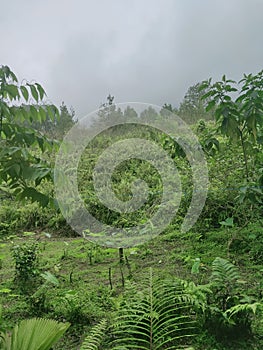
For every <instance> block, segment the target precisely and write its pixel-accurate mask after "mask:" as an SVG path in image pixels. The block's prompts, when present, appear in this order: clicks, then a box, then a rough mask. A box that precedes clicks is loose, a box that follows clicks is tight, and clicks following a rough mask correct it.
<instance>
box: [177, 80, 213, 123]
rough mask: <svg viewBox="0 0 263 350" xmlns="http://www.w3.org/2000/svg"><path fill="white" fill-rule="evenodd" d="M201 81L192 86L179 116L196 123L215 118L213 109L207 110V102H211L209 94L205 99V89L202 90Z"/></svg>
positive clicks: (179, 111) (180, 108) (182, 104)
mask: <svg viewBox="0 0 263 350" xmlns="http://www.w3.org/2000/svg"><path fill="white" fill-rule="evenodd" d="M200 86H201V83H197V84H195V85H193V86H190V87H189V89H188V90H187V92H186V94H185V96H184V99H183V101H182V102H181V103H180V107H179V110H178V114H179V116H180V117H181V118H182V119H183V120H185V121H186V122H187V123H191V124H194V123H196V122H197V121H198V120H200V119H203V120H211V119H213V113H212V111H209V112H208V111H206V109H205V106H206V103H208V102H209V96H207V97H206V98H205V99H203V96H204V95H205V93H206V91H205V90H200Z"/></svg>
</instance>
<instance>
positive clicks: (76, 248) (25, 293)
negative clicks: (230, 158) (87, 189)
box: [0, 222, 263, 350]
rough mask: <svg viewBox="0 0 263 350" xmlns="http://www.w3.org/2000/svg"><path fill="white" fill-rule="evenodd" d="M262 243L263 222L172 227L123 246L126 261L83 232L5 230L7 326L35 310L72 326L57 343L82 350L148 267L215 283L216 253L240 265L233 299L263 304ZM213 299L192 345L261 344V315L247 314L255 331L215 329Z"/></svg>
mask: <svg viewBox="0 0 263 350" xmlns="http://www.w3.org/2000/svg"><path fill="white" fill-rule="evenodd" d="M21 247H24V248H23V249H24V250H23V249H22V248H21ZM25 247H26V248H25ZM262 247H263V241H262V223H261V222H255V223H253V224H249V225H246V226H245V227H244V228H243V229H239V230H237V229H234V228H231V229H229V228H221V229H215V230H211V231H208V232H206V233H203V232H202V233H197V232H188V233H185V234H182V233H180V232H179V231H178V230H176V229H175V228H173V227H171V228H170V229H169V230H167V231H166V233H164V234H162V235H160V236H158V237H156V238H155V239H153V240H151V241H149V242H147V243H145V244H144V245H141V246H138V247H134V248H129V249H125V250H124V253H125V261H124V263H122V264H120V262H119V253H118V249H113V248H103V247H101V246H98V245H95V244H94V243H90V242H89V241H87V240H84V239H83V238H81V237H76V238H66V237H63V238H62V237H58V236H55V235H53V234H50V232H47V231H44V232H41V233H40V232H38V231H37V230H36V231H24V232H23V233H21V234H20V235H18V236H16V237H15V236H13V235H9V236H8V235H7V236H6V237H5V239H3V240H2V242H1V245H0V258H1V269H0V281H1V286H0V300H1V303H2V306H3V322H2V324H3V325H4V327H6V328H8V329H10V327H12V326H13V325H14V324H16V323H17V322H18V321H19V320H22V319H25V318H30V317H34V316H41V317H48V318H52V319H55V320H59V321H68V322H70V323H71V327H70V329H69V331H68V332H67V333H66V335H65V336H64V338H63V339H62V340H61V341H60V342H59V343H58V344H57V345H56V347H55V348H54V349H56V350H62V349H63V350H73V349H78V346H79V344H80V342H81V341H82V340H83V339H84V337H85V335H86V334H87V332H88V331H89V329H90V328H91V327H92V326H93V325H95V324H96V323H98V322H100V320H102V319H107V320H108V322H109V323H111V322H112V319H113V318H114V315H115V313H116V311H117V310H118V309H119V307H120V303H121V300H122V298H123V295H124V294H125V292H126V291H127V288H128V290H129V288H130V286H131V285H134V284H135V286H136V290H137V292H140V290H141V291H143V285H144V282H145V280H147V278H148V275H149V268H151V269H152V274H153V276H155V277H156V278H161V279H162V280H165V279H167V280H172V279H181V280H184V281H189V282H190V281H192V282H193V283H195V285H196V286H198V285H200V286H204V285H207V284H209V283H210V282H211V273H212V266H213V262H214V261H215V259H216V258H217V257H220V258H222V259H225V260H226V261H228V262H229V263H231V264H233V265H234V266H236V268H237V269H238V271H239V277H238V282H237V283H238V284H237V287H236V289H233V290H229V295H228V296H227V298H230V299H229V300H232V299H231V298H239V300H241V299H242V298H243V299H244V298H245V297H246V298H247V301H249V302H250V304H253V303H254V302H256V301H257V302H260V301H261V302H262V289H263V279H262V272H263V261H262V260H263V259H262ZM33 248H35V249H36V250H37V253H36V258H35V259H34V256H33V253H32V251H33ZM19 249H20V250H19ZM21 249H22V250H21ZM28 252H29V253H28ZM225 260H222V261H225ZM233 283H234V282H233ZM227 288H230V289H231V288H232V287H231V284H230V286H229V287H225V288H223V289H222V290H221V289H220V288H219V287H218V289H214V295H217V294H216V293H218V298H219V297H220V298H224V291H225V290H226V289H227ZM220 293H221V294H220ZM231 293H233V295H232V294H231ZM220 298H219V299H218V300H221V299H220ZM207 299H208V302H210V306H209V310H210V311H209V312H210V313H211V314H209V315H208V314H203V313H202V315H201V314H200V315H199V316H198V313H197V323H198V324H197V335H196V336H195V337H194V338H193V339H191V340H190V344H191V346H193V347H194V349H200V350H201V349H207V350H215V349H217V350H226V349H229V350H234V349H244V350H246V349H257V350H259V349H261V348H262V346H263V342H262V337H263V332H262V331H263V327H262V319H261V317H262V313H261V314H260V313H259V314H258V313H256V315H255V316H253V317H252V315H250V314H249V320H250V318H251V323H250V321H249V322H248V324H249V326H251V333H250V331H249V332H248V333H247V334H244V335H242V336H241V335H239V336H236V337H234V336H233V334H232V333H231V332H230V330H229V329H228V330H226V329H225V328H223V330H222V331H219V330H218V332H217V331H215V329H214V328H213V327H215V325H218V323H217V322H219V321H218V317H219V316H218V314H217V313H213V312H212V311H211V310H212V309H213V308H214V309H213V310H215V308H216V307H218V305H217V306H216V300H215V299H213V297H212V296H211V295H209V293H208V295H207ZM243 299H242V300H243ZM209 300H210V301H209ZM235 303H236V301H235ZM231 305H232V304H230V306H231ZM195 312H196V310H195ZM206 312H207V313H208V308H207V309H206ZM228 331H229V332H230V333H231V335H230V333H229V334H228V333H227V332H228ZM223 335H224V336H223ZM105 344H106V343H105ZM104 346H105V349H107V347H106V345H104ZM102 348H103V347H102Z"/></svg>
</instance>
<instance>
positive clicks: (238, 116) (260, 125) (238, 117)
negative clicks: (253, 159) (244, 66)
mask: <svg viewBox="0 0 263 350" xmlns="http://www.w3.org/2000/svg"><path fill="white" fill-rule="evenodd" d="M238 88H239V89H238ZM200 90H205V91H207V92H206V93H205V94H204V95H203V96H202V99H203V100H205V99H207V98H210V101H209V102H208V103H207V106H206V110H207V111H209V110H211V109H213V108H215V118H216V121H217V123H218V124H219V127H220V131H221V133H222V134H223V135H225V136H227V137H229V138H230V139H231V140H232V141H238V142H240V144H241V147H242V152H243V158H244V165H245V176H246V179H247V180H249V167H248V154H249V152H250V151H251V150H252V152H255V151H256V150H255V149H253V145H258V146H259V147H261V148H262V143H263V70H262V71H261V72H259V73H258V74H256V75H252V74H249V75H246V74H245V75H244V78H243V79H241V80H240V81H239V83H237V82H235V81H234V80H230V79H229V80H228V79H226V76H225V75H224V76H223V77H222V81H218V82H216V83H214V84H211V79H209V80H207V81H204V82H203V84H202V85H201V86H200ZM233 93H235V94H238V96H237V97H236V98H235V96H233ZM255 153H256V152H255Z"/></svg>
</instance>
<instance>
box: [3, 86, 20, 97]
mask: <svg viewBox="0 0 263 350" xmlns="http://www.w3.org/2000/svg"><path fill="white" fill-rule="evenodd" d="M4 89H5V90H6V91H7V93H8V95H9V97H10V99H16V98H18V97H19V92H18V88H17V86H15V85H14V84H8V85H5V86H4Z"/></svg>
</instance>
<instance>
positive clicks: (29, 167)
mask: <svg viewBox="0 0 263 350" xmlns="http://www.w3.org/2000/svg"><path fill="white" fill-rule="evenodd" d="M45 96H46V93H45V91H44V89H43V88H42V86H41V85H40V84H38V83H34V84H31V83H25V84H19V83H18V79H17V77H16V75H15V74H14V73H13V72H12V71H11V70H10V68H9V67H8V66H0V164H1V165H0V188H1V190H2V191H5V192H8V193H10V194H12V195H14V196H16V197H17V198H19V199H24V198H27V199H31V200H33V201H38V202H39V203H40V204H41V205H43V206H45V205H47V204H48V203H49V200H50V198H49V197H48V196H47V195H46V194H43V193H41V192H40V191H39V190H38V189H37V186H38V185H39V184H40V183H41V182H42V181H43V180H44V179H48V180H52V169H51V166H50V165H49V164H48V162H47V161H46V160H44V157H41V154H42V155H44V154H45V153H47V152H49V151H52V150H53V148H54V147H55V146H56V142H54V141H51V140H48V139H47V138H46V137H44V136H43V135H42V134H41V133H39V132H38V131H36V130H35V129H34V128H33V124H34V123H35V122H45V121H46V120H47V118H50V120H55V118H57V119H58V118H59V111H58V109H57V108H56V107H55V106H54V105H49V104H46V103H44V97H45Z"/></svg>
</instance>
